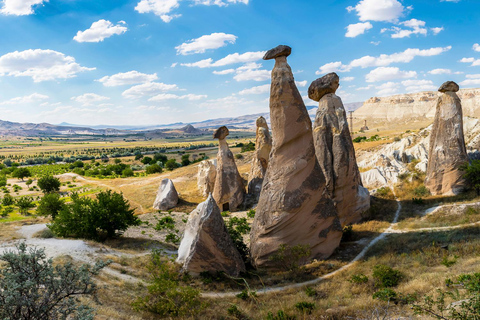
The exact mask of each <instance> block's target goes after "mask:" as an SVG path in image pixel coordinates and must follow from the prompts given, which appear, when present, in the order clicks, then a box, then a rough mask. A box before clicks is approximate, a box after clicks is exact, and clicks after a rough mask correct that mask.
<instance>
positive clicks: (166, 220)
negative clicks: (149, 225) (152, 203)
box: [154, 217, 175, 231]
mask: <svg viewBox="0 0 480 320" xmlns="http://www.w3.org/2000/svg"><path fill="white" fill-rule="evenodd" d="M154 229H155V230H157V231H160V230H164V229H168V230H173V229H175V220H173V218H172V217H163V218H162V219H160V220H158V223H157V225H156V226H155V228H154Z"/></svg>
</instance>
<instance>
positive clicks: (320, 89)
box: [308, 72, 340, 101]
mask: <svg viewBox="0 0 480 320" xmlns="http://www.w3.org/2000/svg"><path fill="white" fill-rule="evenodd" d="M339 82H340V78H339V77H338V75H337V74H336V73H335V72H332V73H329V74H327V75H324V76H323V77H321V78H318V79H317V80H315V81H313V82H312V84H311V85H310V87H309V88H308V97H309V98H310V99H312V100H314V101H320V99H322V97H323V96H324V95H326V94H329V93H335V91H337V89H338V86H339Z"/></svg>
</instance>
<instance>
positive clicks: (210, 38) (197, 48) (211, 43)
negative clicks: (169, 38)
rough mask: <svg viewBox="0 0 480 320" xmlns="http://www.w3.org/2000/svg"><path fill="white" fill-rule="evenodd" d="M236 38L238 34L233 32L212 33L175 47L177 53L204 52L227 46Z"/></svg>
mask: <svg viewBox="0 0 480 320" xmlns="http://www.w3.org/2000/svg"><path fill="white" fill-rule="evenodd" d="M236 40H237V36H235V35H233V34H226V33H212V34H210V35H204V36H201V37H200V38H197V39H192V40H189V41H187V42H185V43H182V44H181V45H179V46H178V47H175V49H177V54H181V55H188V54H194V53H204V52H205V51H207V50H209V49H218V48H221V47H225V46H226V45H227V44H229V43H235V41H236Z"/></svg>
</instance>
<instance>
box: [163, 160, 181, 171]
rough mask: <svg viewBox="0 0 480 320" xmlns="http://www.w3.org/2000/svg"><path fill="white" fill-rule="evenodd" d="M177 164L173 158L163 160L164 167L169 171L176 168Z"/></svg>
mask: <svg viewBox="0 0 480 320" xmlns="http://www.w3.org/2000/svg"><path fill="white" fill-rule="evenodd" d="M179 166H180V165H179V164H178V163H177V162H176V161H175V159H170V160H168V161H167V162H165V168H166V169H167V170H170V171H172V170H175V169H177V168H178V167H179Z"/></svg>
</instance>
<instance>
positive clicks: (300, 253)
mask: <svg viewBox="0 0 480 320" xmlns="http://www.w3.org/2000/svg"><path fill="white" fill-rule="evenodd" d="M310 253H311V249H310V247H309V246H308V245H301V244H299V245H296V246H293V247H291V246H289V245H287V244H282V245H280V247H279V248H278V250H277V252H276V253H275V254H273V255H272V256H270V260H271V261H272V262H274V263H275V264H276V265H277V267H280V268H282V269H284V270H286V271H291V272H297V271H298V270H299V269H300V267H301V266H302V265H304V264H305V263H306V262H307V261H306V259H307V258H308V257H309V256H310Z"/></svg>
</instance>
